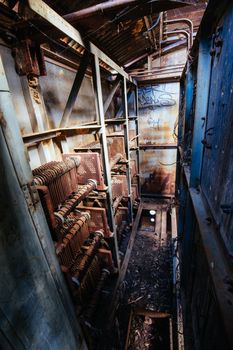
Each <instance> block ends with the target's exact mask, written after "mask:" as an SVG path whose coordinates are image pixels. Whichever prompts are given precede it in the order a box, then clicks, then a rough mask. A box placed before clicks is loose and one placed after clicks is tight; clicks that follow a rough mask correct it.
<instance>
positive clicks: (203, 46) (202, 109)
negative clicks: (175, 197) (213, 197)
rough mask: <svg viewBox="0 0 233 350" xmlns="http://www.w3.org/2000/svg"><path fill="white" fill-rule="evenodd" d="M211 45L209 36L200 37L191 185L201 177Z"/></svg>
mask: <svg viewBox="0 0 233 350" xmlns="http://www.w3.org/2000/svg"><path fill="white" fill-rule="evenodd" d="M210 47H211V40H210V39H209V38H207V39H205V38H201V39H200V45H199V54H198V69H197V93H196V105H195V119H194V130H193V144H192V164H191V177H190V186H191V187H197V186H199V184H200V177H201V168H202V158H203V144H202V140H203V139H204V138H205V126H206V118H207V110H208V99H209V88H210V77H211V56H210Z"/></svg>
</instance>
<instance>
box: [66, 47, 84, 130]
mask: <svg viewBox="0 0 233 350" xmlns="http://www.w3.org/2000/svg"><path fill="white" fill-rule="evenodd" d="M89 59H90V53H89V52H88V51H87V50H86V51H85V52H84V54H83V57H82V60H81V63H80V66H79V70H78V72H77V74H76V77H75V79H74V83H73V86H72V88H71V91H70V94H69V97H68V100H67V102H66V106H65V110H64V113H63V116H62V118H61V122H60V128H63V127H66V125H67V124H68V120H69V118H70V116H71V113H72V110H73V108H74V104H75V101H76V99H77V96H78V93H79V90H80V87H81V84H82V81H83V78H84V76H85V72H86V70H87V67H88V64H89Z"/></svg>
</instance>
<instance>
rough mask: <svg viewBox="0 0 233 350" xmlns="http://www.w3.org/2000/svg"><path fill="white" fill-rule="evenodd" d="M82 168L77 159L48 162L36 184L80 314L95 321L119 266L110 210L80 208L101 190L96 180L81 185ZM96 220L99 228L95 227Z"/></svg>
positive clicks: (36, 174)
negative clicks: (103, 292)
mask: <svg viewBox="0 0 233 350" xmlns="http://www.w3.org/2000/svg"><path fill="white" fill-rule="evenodd" d="M80 163H81V158H80V157H79V156H77V155H75V156H73V157H65V160H64V161H62V162H57V161H53V162H49V163H46V164H44V165H42V166H40V167H38V168H36V169H35V170H33V175H34V179H33V183H34V185H35V186H36V188H37V189H38V192H39V194H40V197H41V201H42V205H43V208H44V211H45V214H46V217H47V221H48V223H49V226H50V229H51V232H52V235H53V238H54V240H55V241H56V242H55V248H56V254H57V256H58V260H59V263H60V265H61V269H62V271H63V272H64V274H65V277H66V281H67V283H68V286H69V289H70V292H71V294H72V297H73V300H74V302H75V304H76V309H77V310H78V311H79V313H81V314H83V315H84V316H85V314H87V315H88V321H89V322H92V320H91V318H92V316H93V317H94V314H95V309H96V307H97V304H98V299H99V296H100V294H101V289H102V288H103V285H104V282H105V280H106V278H107V277H108V276H109V275H110V274H112V273H113V272H115V267H114V263H113V260H112V252H111V250H110V248H109V246H108V243H107V241H106V239H108V237H109V236H111V232H110V231H109V228H108V224H107V217H106V211H105V208H91V207H90V208H89V207H85V206H82V205H80V204H82V202H83V200H84V199H85V198H86V197H87V196H89V195H90V193H91V192H92V191H93V190H95V189H96V187H97V181H96V179H87V180H86V181H85V182H86V184H84V185H78V168H79V166H80ZM92 209H94V211H93V210H92ZM93 213H94V214H93ZM97 214H98V215H97ZM93 221H94V224H95V225H94V226H93V225H90V223H91V222H92V223H93ZM97 228H101V230H100V229H97Z"/></svg>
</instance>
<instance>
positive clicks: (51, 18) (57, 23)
mask: <svg viewBox="0 0 233 350" xmlns="http://www.w3.org/2000/svg"><path fill="white" fill-rule="evenodd" d="M28 4H29V7H30V9H31V10H32V11H33V12H35V13H36V14H38V15H39V16H41V17H42V18H43V19H45V20H46V21H47V22H48V23H50V24H52V25H53V26H54V27H55V28H57V29H58V30H59V31H61V32H62V33H63V34H65V35H66V36H68V37H69V38H71V39H73V40H74V41H75V42H76V43H77V44H79V45H81V46H82V47H83V48H85V49H87V50H88V51H89V52H91V53H92V54H93V55H96V56H97V57H98V58H99V59H100V60H101V61H103V62H104V63H105V64H107V65H108V66H109V67H111V68H112V69H113V70H115V71H116V72H118V73H119V74H121V75H122V76H123V77H125V78H126V79H128V80H130V81H131V82H134V81H133V79H132V78H131V77H129V76H128V74H127V73H126V72H125V71H124V69H123V68H121V67H120V66H118V64H116V63H115V62H114V61H113V60H112V59H111V58H110V57H108V56H107V55H106V54H105V53H104V52H103V51H101V50H100V49H99V48H98V47H97V46H95V45H94V44H93V43H91V42H88V41H87V42H86V41H85V43H84V41H83V39H82V37H81V35H80V33H79V31H78V30H77V29H75V28H74V27H73V26H72V25H71V24H70V23H68V22H67V21H65V20H64V19H63V18H62V17H61V16H60V15H59V14H57V13H56V12H55V11H54V10H53V9H52V8H51V7H49V6H48V5H47V4H45V3H44V2H43V1H42V0H28ZM134 83H135V82H134Z"/></svg>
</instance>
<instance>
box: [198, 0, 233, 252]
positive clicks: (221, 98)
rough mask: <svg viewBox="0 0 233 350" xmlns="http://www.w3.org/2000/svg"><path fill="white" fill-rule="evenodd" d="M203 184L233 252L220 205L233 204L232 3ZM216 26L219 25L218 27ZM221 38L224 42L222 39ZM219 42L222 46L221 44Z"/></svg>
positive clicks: (215, 82)
mask: <svg viewBox="0 0 233 350" xmlns="http://www.w3.org/2000/svg"><path fill="white" fill-rule="evenodd" d="M218 27H219V28H218V29H217V30H216V35H217V36H216V39H215V42H216V40H218V41H217V43H218V46H216V53H215V55H214V61H213V69H212V78H211V81H212V83H211V87H210V97H209V107H208V121H207V127H206V128H207V130H210V131H209V132H208V133H207V134H206V138H207V142H208V144H209V147H210V148H205V151H204V156H203V171H202V177H201V187H202V190H203V192H204V194H205V196H206V199H207V201H208V204H209V206H210V208H211V211H212V214H213V216H214V219H215V221H216V223H217V225H218V226H219V230H220V233H221V236H222V237H223V239H224V241H225V245H226V248H227V250H228V251H229V253H230V254H231V255H233V219H232V218H233V216H232V213H228V214H226V213H224V212H223V210H222V209H221V205H222V204H224V205H229V206H230V207H231V205H232V203H233V191H232V181H233V162H232V156H233V153H232V150H233V137H232V131H233V124H232V120H233V113H232V111H233V60H232V57H233V45H232V44H231V43H232V41H233V4H232V3H231V5H230V8H229V9H228V11H227V12H226V13H225V15H224V16H223V18H222V19H221V21H220V22H219V23H218ZM216 28H217V27H216ZM221 40H222V41H221ZM219 45H220V46H219Z"/></svg>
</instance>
